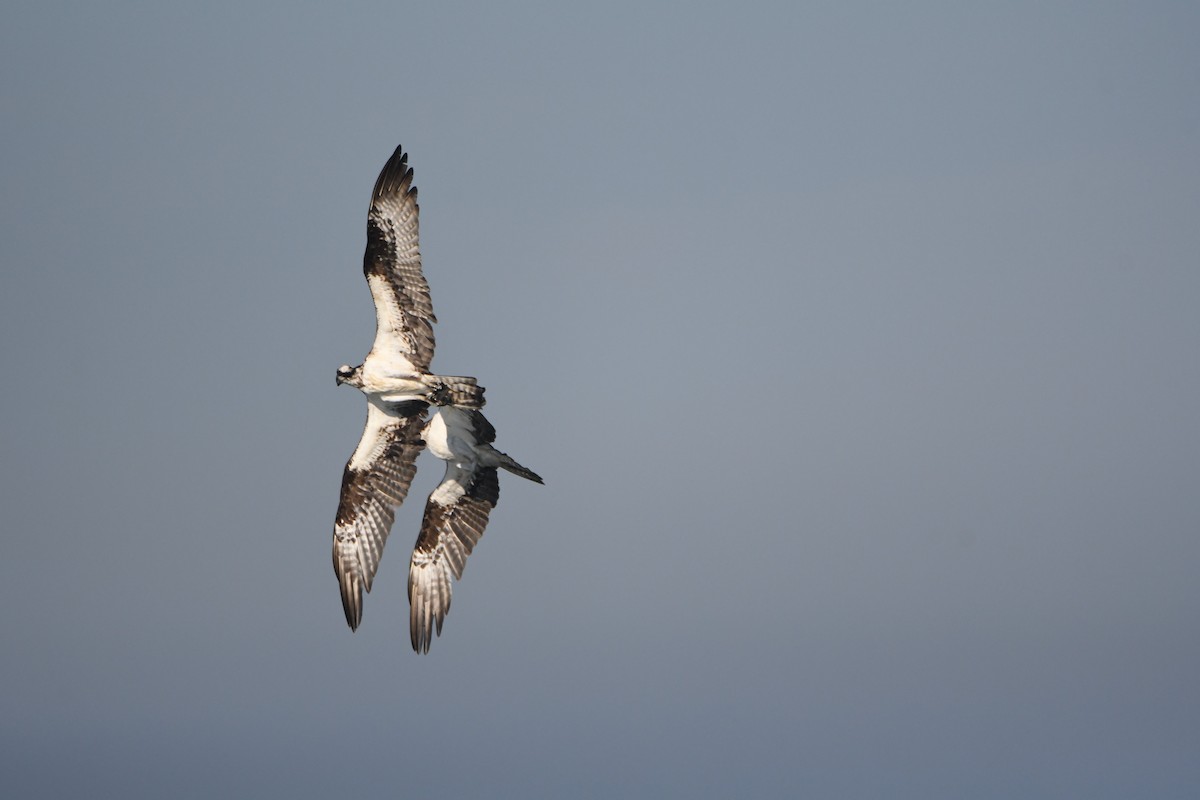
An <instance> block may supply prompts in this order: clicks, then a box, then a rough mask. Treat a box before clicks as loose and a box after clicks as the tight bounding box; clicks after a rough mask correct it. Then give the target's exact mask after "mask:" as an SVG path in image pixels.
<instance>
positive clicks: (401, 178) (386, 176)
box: [371, 144, 417, 199]
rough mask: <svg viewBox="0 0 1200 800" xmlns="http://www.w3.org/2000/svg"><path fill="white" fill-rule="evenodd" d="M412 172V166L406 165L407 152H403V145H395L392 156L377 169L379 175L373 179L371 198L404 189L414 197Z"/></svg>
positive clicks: (414, 188)
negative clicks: (373, 187)
mask: <svg viewBox="0 0 1200 800" xmlns="http://www.w3.org/2000/svg"><path fill="white" fill-rule="evenodd" d="M412 174H413V171H412V168H411V167H410V166H408V153H406V152H404V145H402V144H401V145H397V146H396V150H395V152H393V153H392V157H391V158H389V159H388V160H387V163H386V164H384V165H383V169H381V170H380V171H379V177H378V178H376V179H375V189H374V191H373V192H372V193H371V197H372V199H378V198H380V197H385V196H387V195H390V194H393V193H395V192H397V191H403V190H405V189H407V190H408V192H409V193H410V194H412V195H413V196H414V197H416V194H417V190H416V187H415V186H412Z"/></svg>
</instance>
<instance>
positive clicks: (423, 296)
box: [363, 147, 437, 372]
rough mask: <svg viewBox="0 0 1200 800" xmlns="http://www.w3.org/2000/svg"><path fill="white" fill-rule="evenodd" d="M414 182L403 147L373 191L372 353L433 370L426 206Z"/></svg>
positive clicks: (369, 259) (369, 255) (368, 261)
mask: <svg viewBox="0 0 1200 800" xmlns="http://www.w3.org/2000/svg"><path fill="white" fill-rule="evenodd" d="M412 180H413V171H412V168H411V167H409V166H408V154H407V153H405V152H404V148H403V147H397V148H396V151H395V152H394V153H393V154H392V157H391V158H390V159H388V162H387V163H386V164H385V165H384V167H383V169H382V170H381V171H380V173H379V178H378V179H377V180H376V181H375V189H374V191H373V192H372V193H371V208H370V211H368V212H367V250H366V253H364V254H363V273H364V274H365V275H366V277H367V283H368V285H370V287H371V296H372V297H373V298H374V300H375V342H374V344H373V345H372V347H371V353H372V354H379V355H381V356H384V355H389V356H390V355H395V354H399V355H402V356H404V357H405V358H406V360H407V361H408V362H409V364H410V365H411V367H412V371H413V372H428V371H429V363H430V362H431V361H432V360H433V347H434V338H433V323H434V322H436V321H437V318H436V317H435V316H434V314H433V302H432V300H431V299H430V296H429V283H428V282H427V281H426V280H425V275H424V273H423V272H422V271H421V250H420V233H419V225H418V222H419V216H420V207H419V206H418V205H417V187H415V186H413V184H412ZM368 357H369V356H368Z"/></svg>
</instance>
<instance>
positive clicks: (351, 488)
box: [333, 147, 542, 652]
mask: <svg viewBox="0 0 1200 800" xmlns="http://www.w3.org/2000/svg"><path fill="white" fill-rule="evenodd" d="M412 177H413V172H412V169H411V168H410V167H409V166H408V154H407V153H405V152H404V148H403V147H397V148H396V151H395V152H394V153H393V154H392V157H391V158H390V159H388V162H387V163H386V164H385V165H384V167H383V169H382V170H381V171H380V173H379V178H378V179H377V180H376V181H375V189H374V191H373V192H372V193H371V208H370V211H369V212H368V213H367V250H366V253H365V255H364V256H363V273H364V274H365V275H366V278H367V284H368V286H369V287H370V289H371V297H372V298H373V299H374V301H375V341H374V343H373V345H372V346H371V351H370V352H369V353H368V354H367V357H366V358H365V359H364V360H363V363H362V364H360V365H359V366H357V367H350V366H349V365H346V364H343V365H342V366H340V367H338V369H337V383H338V385H339V386H340V385H342V384H344V383H345V384H349V385H351V386H354V387H356V388H357V389H359V390H361V391H362V393H363V394H365V395H366V396H367V422H366V426H365V428H364V429H363V433H362V438H360V439H359V442H358V447H357V448H355V450H354V453H353V454H352V455H351V456H350V460H349V461H347V462H346V468H345V471H344V472H343V473H342V490H341V497H340V500H339V502H338V509H337V515H336V517H335V519H334V527H333V569H334V572H335V573H336V574H337V579H338V584H339V586H340V588H341V595H342V608H343V610H344V611H345V613H346V622H347V623H348V624H349V625H350V628H351V629H352V630H355V629H357V628H358V626H359V623H360V622H362V603H363V592H370V591H371V583H372V581H373V580H374V577H375V573H376V571H377V570H378V569H379V560H380V558H381V557H382V556H383V547H384V544H385V543H386V542H387V537H388V534H389V533H390V531H391V528H392V523H393V522H394V521H395V516H396V508H398V507H399V506H400V504H401V503H403V502H404V498H405V497H406V496H407V495H408V489H409V486H410V485H411V484H412V480H413V476H414V475H416V472H417V466H416V459H417V456H418V455H419V454H420V452H421V450H422V449H424V448H425V446H426V444H428V446H429V450H430V452H431V453H433V454H434V455H435V456H437V457H438V458H440V459H442V460H443V461H445V462H446V472H445V475H444V476H443V478H442V481H441V483H439V484H438V486H437V487H436V488H435V489H434V490H433V492H432V493H431V494H430V495H429V499H428V501H427V502H426V504H425V516H424V519H423V521H422V523H421V532H420V535H419V536H418V537H417V542H416V546H415V547H414V549H413V553H412V558H411V561H410V563H409V577H408V595H409V604H410V607H411V614H410V617H409V632H410V636H411V640H412V646H413V649H414V650H416V651H417V652H428V651H429V645H430V642H431V640H432V638H433V634H434V631H436V633H437V634H438V635H441V632H442V621H443V620H444V619H445V616H446V613H447V612H448V611H449V609H450V598H451V588H450V576H451V575H453V576H454V578H455V579H458V578H461V577H462V571H463V566H464V565H465V563H466V559H467V556H468V555H470V553H471V551H472V549H474V547H475V545H476V544H477V543H478V542H479V537H480V536H482V535H483V529H484V527H485V526H486V525H487V522H488V516H489V515H490V514H491V511H492V509H493V508H495V506H496V501H497V499H498V498H499V496H500V486H499V481H498V479H497V476H496V469H497V468H503V469H505V470H508V471H509V472H512V473H513V474H516V475H520V476H521V477H523V478H527V479H529V480H532V481H536V482H537V483H542V479H541V478H540V477H539V476H538V475H537V474H536V473H534V472H533V471H531V470H529V469H526V468H525V467H523V466H521V465H520V464H518V463H517V462H516V461H514V460H513V459H512V458H510V457H509V456H507V455H505V454H504V453H501V452H500V451H499V450H496V449H495V448H494V447H492V442H494V441H495V438H496V431H495V429H494V428H493V427H492V425H491V423H489V422H488V421H487V419H486V418H484V416H483V414H482V412H480V410H479V409H480V408H482V407H483V405H484V398H483V394H484V389H483V387H482V386H479V385H478V384H477V383H476V381H475V379H474V378H470V377H465V376H449V375H435V374H433V373H431V372H430V371H429V365H430V362H431V361H432V360H433V348H434V337H433V323H434V322H436V321H437V319H436V317H434V314H433V304H432V302H431V301H430V297H429V284H428V283H427V282H426V280H425V276H424V274H423V273H422V271H421V253H420V249H419V237H418V217H419V208H418V206H417V189H416V187H415V186H413V184H412ZM431 406H432V407H434V409H435V410H434V413H433V416H432V418H431V419H430V420H429V421H428V422H426V414H427V413H428V411H429V409H430V407H431Z"/></svg>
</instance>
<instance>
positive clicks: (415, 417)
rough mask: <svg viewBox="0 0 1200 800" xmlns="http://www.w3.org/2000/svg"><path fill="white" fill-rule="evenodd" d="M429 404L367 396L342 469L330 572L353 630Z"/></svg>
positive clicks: (412, 467) (408, 477) (404, 491)
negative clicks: (352, 446)
mask: <svg viewBox="0 0 1200 800" xmlns="http://www.w3.org/2000/svg"><path fill="white" fill-rule="evenodd" d="M428 407H429V404H428V403H425V402H423V401H419V400H411V401H405V402H401V403H386V402H383V401H378V400H375V399H370V398H369V403H368V405H367V424H366V427H365V428H364V429H363V435H362V438H361V439H360V440H359V443H358V448H357V449H356V450H355V451H354V455H352V456H351V457H350V460H349V461H348V462H347V463H346V469H345V471H344V472H343V473H342V492H341V499H340V501H339V502H338V510H337V517H336V519H335V521H334V527H333V570H334V572H335V573H336V574H337V578H338V584H339V586H340V587H341V591H342V609H343V610H344V611H345V612H346V622H347V623H348V624H349V625H350V627H351V629H356V628H358V624H359V623H360V622H361V621H362V596H363V591H364V590H365V591H368V592H369V591H371V581H372V580H373V579H374V578H375V571H376V570H377V569H378V568H379V559H380V558H381V557H382V556H383V546H384V544H386V543H387V537H388V533H389V532H390V531H391V529H392V522H393V521H394V520H395V517H396V507H397V506H399V505H400V504H401V503H403V502H404V498H405V497H406V496H407V495H408V487H409V486H410V485H411V484H412V479H413V476H414V475H416V473H417V465H416V458H417V455H418V454H419V453H420V452H421V450H422V448H424V447H425V441H424V440H423V439H422V438H421V429H422V428H423V427H424V424H425V411H426V409H427V408H428Z"/></svg>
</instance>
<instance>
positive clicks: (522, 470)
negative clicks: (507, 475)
mask: <svg viewBox="0 0 1200 800" xmlns="http://www.w3.org/2000/svg"><path fill="white" fill-rule="evenodd" d="M492 452H493V453H495V454H496V459H497V462H498V465H499V466H501V467H503V468H504V469H506V470H508V471H509V472H511V473H512V474H513V475H520V476H521V477H522V478H525V479H526V480H530V481H533V482H534V483H541V484H544V483H545V481H543V480H542V476H541V475H538V474H537V473H536V472H534V471H533V470H531V469H529V468H528V467H523V466H521V465H520V464H518V463H517V461H516V459H515V458H513V457H512V456H510V455H509V454H508V453H501V452H500V451H499V450H496V449H494V448H493V450H492Z"/></svg>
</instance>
